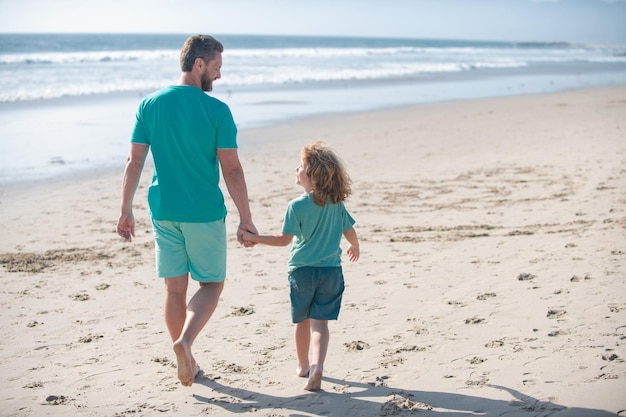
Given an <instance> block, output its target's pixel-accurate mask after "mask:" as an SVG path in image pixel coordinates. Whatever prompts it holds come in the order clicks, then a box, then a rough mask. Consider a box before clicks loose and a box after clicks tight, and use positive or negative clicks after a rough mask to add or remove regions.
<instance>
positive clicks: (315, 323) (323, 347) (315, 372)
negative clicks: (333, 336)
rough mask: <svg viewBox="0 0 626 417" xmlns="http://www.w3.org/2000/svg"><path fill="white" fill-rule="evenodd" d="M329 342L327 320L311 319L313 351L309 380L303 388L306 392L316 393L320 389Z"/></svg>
mask: <svg viewBox="0 0 626 417" xmlns="http://www.w3.org/2000/svg"><path fill="white" fill-rule="evenodd" d="M329 340H330V332H329V330H328V320H314V319H311V346H312V348H313V351H312V360H311V370H310V372H309V380H308V381H307V383H306V385H305V386H304V389H305V390H307V391H318V390H320V389H321V388H322V375H323V373H324V361H325V360H326V353H327V352H328V342H329Z"/></svg>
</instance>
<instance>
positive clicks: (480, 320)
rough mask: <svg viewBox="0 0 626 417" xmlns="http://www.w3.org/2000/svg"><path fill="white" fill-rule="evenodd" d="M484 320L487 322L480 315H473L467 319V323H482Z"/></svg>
mask: <svg viewBox="0 0 626 417" xmlns="http://www.w3.org/2000/svg"><path fill="white" fill-rule="evenodd" d="M484 322H485V319H481V318H480V317H472V318H471V319H465V324H481V323H484Z"/></svg>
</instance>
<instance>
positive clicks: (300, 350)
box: [294, 319, 311, 377]
mask: <svg viewBox="0 0 626 417" xmlns="http://www.w3.org/2000/svg"><path fill="white" fill-rule="evenodd" d="M294 338H295V340H296V355H297V356H298V367H297V368H296V373H297V374H298V376H300V377H307V376H309V345H310V342H311V320H310V319H306V320H304V321H301V322H300V323H296V326H295V328H294Z"/></svg>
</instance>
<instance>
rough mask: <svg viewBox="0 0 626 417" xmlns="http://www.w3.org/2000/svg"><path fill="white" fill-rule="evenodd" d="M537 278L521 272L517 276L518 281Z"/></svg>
mask: <svg viewBox="0 0 626 417" xmlns="http://www.w3.org/2000/svg"><path fill="white" fill-rule="evenodd" d="M535 278H537V276H536V275H533V274H529V273H528V272H522V273H521V274H519V275H518V276H517V280H518V281H530V280H531V279H535Z"/></svg>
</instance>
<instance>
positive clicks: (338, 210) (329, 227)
mask: <svg viewBox="0 0 626 417" xmlns="http://www.w3.org/2000/svg"><path fill="white" fill-rule="evenodd" d="M354 223H355V221H354V219H353V218H352V216H350V213H348V211H347V210H346V207H345V206H344V204H343V203H337V204H330V203H329V204H326V205H324V206H323V207H322V206H318V205H317V204H315V202H314V201H313V196H312V195H310V194H308V193H306V194H304V195H302V196H301V197H299V198H296V199H294V200H292V201H291V202H290V203H289V205H288V206H287V211H286V213H285V221H284V223H283V230H282V231H283V233H286V234H290V235H294V241H293V243H292V246H291V256H290V258H289V265H288V267H289V272H292V271H294V270H295V269H297V268H300V267H303V266H315V267H325V266H340V265H341V246H340V244H341V237H342V236H343V232H344V231H346V230H348V229H350V228H351V227H352V226H353V225H354Z"/></svg>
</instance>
